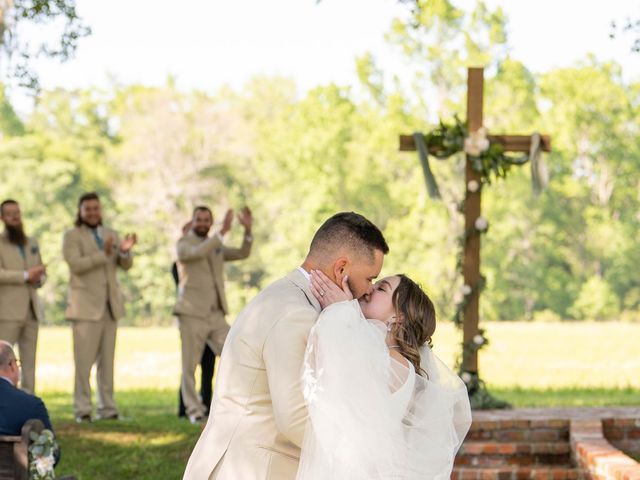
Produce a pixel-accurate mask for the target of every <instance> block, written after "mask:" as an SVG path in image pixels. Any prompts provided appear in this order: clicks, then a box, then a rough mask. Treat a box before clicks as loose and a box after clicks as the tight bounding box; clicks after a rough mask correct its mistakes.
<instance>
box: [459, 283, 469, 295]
mask: <svg viewBox="0 0 640 480" xmlns="http://www.w3.org/2000/svg"><path fill="white" fill-rule="evenodd" d="M460 290H461V291H462V294H463V295H464V296H465V297H466V296H467V295H471V291H472V289H471V287H470V286H469V285H467V284H466V283H465V284H464V285H463V286H462V288H461V289H460Z"/></svg>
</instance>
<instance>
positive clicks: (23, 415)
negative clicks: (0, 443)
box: [0, 340, 53, 435]
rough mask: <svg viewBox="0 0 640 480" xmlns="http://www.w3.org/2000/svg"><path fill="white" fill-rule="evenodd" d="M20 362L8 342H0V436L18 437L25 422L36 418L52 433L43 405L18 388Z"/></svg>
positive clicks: (40, 401) (38, 399)
mask: <svg viewBox="0 0 640 480" xmlns="http://www.w3.org/2000/svg"><path fill="white" fill-rule="evenodd" d="M19 381H20V362H19V361H18V359H17V358H16V356H15V353H14V352H13V348H12V347H11V344H10V343H9V342H5V341H4V340H0V435H20V432H21V431H22V426H23V425H24V424H25V422H26V421H27V420H30V419H32V418H37V419H38V420H41V421H42V423H43V424H44V427H45V428H48V429H49V430H51V431H53V427H52V426H51V421H50V420H49V413H48V412H47V408H46V407H45V406H44V403H43V402H42V400H40V398H38V397H36V396H35V395H31V394H29V393H26V392H23V391H22V390H20V389H19V388H18V382H19Z"/></svg>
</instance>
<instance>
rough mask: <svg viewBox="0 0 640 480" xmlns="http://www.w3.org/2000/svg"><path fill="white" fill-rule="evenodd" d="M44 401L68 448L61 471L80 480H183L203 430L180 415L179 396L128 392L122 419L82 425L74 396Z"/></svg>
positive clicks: (121, 399)
mask: <svg viewBox="0 0 640 480" xmlns="http://www.w3.org/2000/svg"><path fill="white" fill-rule="evenodd" d="M43 399H44V401H45V404H46V405H47V408H48V409H49V414H50V415H51V419H52V422H53V424H54V428H55V429H56V433H57V436H58V439H59V442H60V446H61V449H62V459H61V461H60V464H59V465H58V467H57V468H56V472H58V473H59V474H63V473H64V474H74V475H76V476H77V477H78V480H107V479H109V480H114V479H126V478H135V479H140V480H147V479H149V480H151V479H159V478H162V479H167V480H172V479H181V478H182V474H183V473H184V467H185V465H186V463H187V460H188V459H189V455H190V454H191V450H192V449H193V447H194V445H195V443H196V441H197V440H198V437H199V435H200V432H201V427H200V426H196V425H191V424H190V423H189V422H188V421H186V420H185V419H180V418H178V416H177V414H176V413H177V391H173V390H172V391H149V390H137V391H125V392H119V393H117V396H116V401H117V402H118V407H119V409H120V415H121V416H122V420H118V421H114V420H98V421H94V422H93V423H90V424H87V423H83V424H77V423H76V422H75V420H74V417H73V408H72V402H73V401H72V398H71V394H70V393H66V392H65V393H50V394H45V395H43Z"/></svg>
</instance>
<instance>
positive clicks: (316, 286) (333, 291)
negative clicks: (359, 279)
mask: <svg viewBox="0 0 640 480" xmlns="http://www.w3.org/2000/svg"><path fill="white" fill-rule="evenodd" d="M310 276H311V293H313V295H314V296H315V297H316V298H317V299H318V302H320V306H321V307H322V308H323V309H325V308H327V307H328V306H329V305H331V304H332V303H338V302H344V301H345V300H353V294H352V293H351V289H349V283H348V277H347V276H346V275H345V276H344V277H342V288H340V287H338V286H337V285H336V284H335V283H333V281H331V279H330V278H329V277H327V276H326V275H325V274H324V273H322V272H321V271H320V270H311V274H310Z"/></svg>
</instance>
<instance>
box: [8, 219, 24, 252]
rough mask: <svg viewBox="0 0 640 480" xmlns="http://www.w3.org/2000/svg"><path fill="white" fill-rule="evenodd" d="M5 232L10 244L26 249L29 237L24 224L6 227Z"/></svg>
mask: <svg viewBox="0 0 640 480" xmlns="http://www.w3.org/2000/svg"><path fill="white" fill-rule="evenodd" d="M5 231H6V232H7V238H8V239H9V242H11V243H13V244H14V245H18V246H19V247H24V246H25V245H26V244H27V236H26V235H25V234H24V230H23V227H22V223H21V224H20V225H5Z"/></svg>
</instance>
